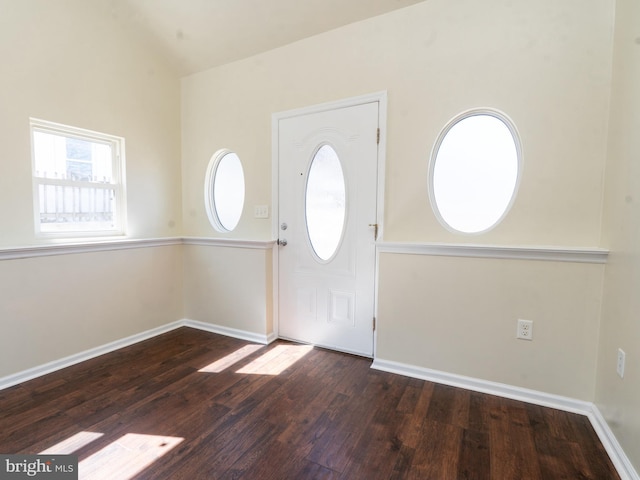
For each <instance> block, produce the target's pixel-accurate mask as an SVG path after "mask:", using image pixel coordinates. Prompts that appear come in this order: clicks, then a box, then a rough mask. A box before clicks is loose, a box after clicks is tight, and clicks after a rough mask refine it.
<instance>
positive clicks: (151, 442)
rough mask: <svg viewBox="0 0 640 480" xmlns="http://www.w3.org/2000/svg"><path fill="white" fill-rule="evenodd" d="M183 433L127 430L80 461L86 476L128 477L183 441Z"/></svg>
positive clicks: (91, 478) (92, 479)
mask: <svg viewBox="0 0 640 480" xmlns="http://www.w3.org/2000/svg"><path fill="white" fill-rule="evenodd" d="M183 440H184V438H181V437H167V436H162V435H143V434H138V433H127V434H126V435H124V436H122V437H120V438H119V439H118V440H116V441H115V442H113V443H110V444H109V445H107V446H106V447H104V448H103V449H102V450H100V451H98V452H96V453H94V454H93V455H91V456H89V457H87V458H85V459H84V460H82V461H81V462H80V463H79V465H78V470H79V475H80V478H82V479H83V480H102V479H105V480H112V479H116V478H117V479H118V480H129V479H131V478H133V477H135V476H136V475H137V474H138V473H140V472H141V471H142V470H144V469H145V468H147V467H148V466H149V465H151V464H152V463H153V462H155V461H156V460H158V459H159V458H160V457H162V456H163V455H164V454H166V453H168V452H169V451H170V450H171V449H172V448H174V447H175V446H176V445H178V444H179V443H180V442H182V441H183Z"/></svg>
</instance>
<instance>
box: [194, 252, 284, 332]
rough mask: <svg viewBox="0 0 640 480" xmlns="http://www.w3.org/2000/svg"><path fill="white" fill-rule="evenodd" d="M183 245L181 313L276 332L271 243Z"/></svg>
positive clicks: (250, 329)
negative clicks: (266, 245) (263, 246)
mask: <svg viewBox="0 0 640 480" xmlns="http://www.w3.org/2000/svg"><path fill="white" fill-rule="evenodd" d="M183 248H184V317H185V318H187V319H189V320H196V321H198V322H205V323H210V324H213V325H216V326H221V327H227V328H231V329H235V330H241V331H243V332H250V333H255V334H258V335H262V336H267V335H271V334H272V333H274V332H273V323H272V303H271V298H272V295H273V292H272V289H271V284H272V280H271V276H272V274H271V271H272V269H271V255H272V253H271V249H268V250H265V249H261V248H229V247H217V246H208V245H185V246H184V247H183Z"/></svg>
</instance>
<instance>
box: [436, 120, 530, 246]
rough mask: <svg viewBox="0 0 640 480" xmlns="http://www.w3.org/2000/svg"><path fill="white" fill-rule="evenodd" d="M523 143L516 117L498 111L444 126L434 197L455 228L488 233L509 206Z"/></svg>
mask: <svg viewBox="0 0 640 480" xmlns="http://www.w3.org/2000/svg"><path fill="white" fill-rule="evenodd" d="M520 170H521V147H520V141H519V138H518V135H517V132H516V129H515V126H514V125H513V123H512V122H511V120H510V119H509V118H508V117H506V116H505V115H504V114H502V113H500V112H496V111H493V110H473V111H469V112H465V113H463V114H461V115H458V116H457V117H456V118H454V119H453V120H452V121H450V122H449V123H448V124H447V126H446V127H445V128H444V129H443V130H442V132H441V133H440V136H439V137H438V139H437V141H436V144H435V146H434V149H433V153H432V156H431V162H430V165H429V197H430V199H431V204H432V206H433V209H434V211H435V212H436V215H437V217H438V219H439V220H440V222H441V223H442V224H443V225H445V226H446V227H447V228H448V229H449V230H452V231H455V232H461V233H470V234H471V233H482V232H486V231H488V230H490V229H492V228H493V227H495V226H496V225H497V224H498V223H500V221H501V220H502V219H503V218H504V216H505V215H506V214H507V212H508V211H509V208H510V207H511V205H512V203H513V200H514V198H515V194H516V191H517V188H518V184H519V180H520Z"/></svg>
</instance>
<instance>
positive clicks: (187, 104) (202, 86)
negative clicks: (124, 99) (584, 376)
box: [182, 0, 613, 246]
mask: <svg viewBox="0 0 640 480" xmlns="http://www.w3.org/2000/svg"><path fill="white" fill-rule="evenodd" d="M612 15H613V0H605V1H602V0H588V1H586V2H585V1H583V0H565V1H562V2H557V1H554V0H543V1H537V2H526V1H524V0H518V1H515V2H514V1H511V0H488V1H483V2H477V1H473V0H459V1H456V2H449V1H446V0H430V1H427V2H422V3H420V4H417V5H415V6H412V7H408V8H405V9H402V10H399V11H396V12H393V13H390V14H387V15H384V16H380V17H376V18H373V19H370V20H367V21H364V22H360V23H357V24H353V25H350V26H347V27H344V28H340V29H338V30H335V31H332V32H329V33H326V34H322V35H318V36H316V37H313V38H310V39H307V40H303V41H300V42H297V43H295V44H292V45H289V46H286V47H283V48H280V49H277V50H273V51H270V52H267V53H265V54H263V55H258V56H255V57H251V58H249V59H246V60H242V61H239V62H235V63H232V64H228V65H225V66H222V67H219V68H214V69H211V70H208V71H206V72H202V73H199V74H196V75H192V76H190V77H186V78H184V79H183V81H182V128H183V194H184V195H183V209H184V227H185V233H186V234H187V235H216V232H214V231H213V229H212V228H211V227H210V225H209V223H208V221H207V216H206V212H205V210H204V205H203V201H202V186H201V185H202V182H203V178H204V173H205V171H206V167H207V162H208V160H209V158H210V157H211V155H212V154H213V153H214V152H215V151H216V150H217V149H219V148H222V147H227V148H231V149H234V150H236V151H237V152H238V154H239V155H240V158H241V160H242V161H243V163H244V165H245V173H246V177H247V202H246V208H245V212H244V216H243V218H242V220H241V222H240V225H239V227H238V230H237V231H236V232H234V233H232V234H229V235H228V236H231V237H234V236H235V237H239V238H260V239H266V238H270V235H271V232H270V223H269V222H268V221H264V220H259V219H254V218H252V217H253V205H256V204H270V203H271V115H272V113H274V112H278V111H283V110H287V109H292V108H297V107H304V106H308V105H313V104H317V103H321V102H326V101H332V100H338V99H342V98H345V97H349V96H356V95H361V94H365V93H371V92H375V91H379V90H387V91H388V98H389V104H388V105H389V106H388V132H387V133H388V136H387V164H386V168H387V171H386V173H387V176H386V190H385V200H386V203H385V235H386V240H394V241H396V240H398V241H405V240H406V241H429V242H433V241H438V242H451V243H460V242H478V243H498V244H534V245H536V244H538V245H540V244H542V245H545V244H546V245H568V246H576V245H578V246H596V245H597V244H598V242H599V238H600V213H601V197H602V182H603V169H604V164H603V158H604V153H605V147H606V133H607V132H606V125H607V108H608V94H609V82H610V60H611V59H610V54H611V41H612V38H611V35H612V33H611V22H612ZM485 106H489V107H495V108H498V109H500V110H503V111H504V112H506V113H507V114H508V115H509V116H510V117H511V118H512V119H513V120H514V122H515V124H516V126H517V127H518V129H519V131H520V134H521V136H522V142H523V148H524V174H523V178H522V184H521V188H520V193H519V195H518V198H517V200H516V202H515V205H514V207H513V210H512V212H511V214H510V215H509V216H508V217H507V218H506V220H505V222H504V223H503V224H502V225H500V226H499V227H498V228H496V229H495V230H494V231H492V232H490V233H487V234H486V235H481V236H471V237H467V236H459V235H454V234H452V233H450V232H448V231H447V230H446V229H444V228H442V226H441V225H440V224H439V223H438V221H437V219H436V217H435V216H434V214H433V212H432V211H431V208H430V206H429V203H428V202H429V200H428V194H427V188H426V183H427V168H428V160H429V154H430V150H431V148H432V146H433V143H434V142H435V140H436V137H437V135H438V133H439V132H440V129H441V128H442V127H444V125H445V124H446V123H447V122H448V121H449V120H450V119H451V118H452V117H453V116H455V115H457V114H458V113H460V112H461V111H463V110H466V109H469V108H472V107H485Z"/></svg>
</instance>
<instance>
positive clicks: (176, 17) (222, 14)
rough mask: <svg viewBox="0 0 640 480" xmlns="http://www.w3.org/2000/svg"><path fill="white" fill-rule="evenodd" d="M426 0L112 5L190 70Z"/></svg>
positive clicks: (136, 0) (179, 0) (129, 0)
mask: <svg viewBox="0 0 640 480" xmlns="http://www.w3.org/2000/svg"><path fill="white" fill-rule="evenodd" d="M421 1H424V0H112V6H113V7H115V8H116V9H117V10H118V11H119V15H118V16H120V17H121V18H122V17H124V18H126V19H127V21H128V22H129V23H130V25H133V27H134V28H135V29H137V30H138V32H139V33H140V34H141V35H143V36H144V37H146V38H150V39H151V41H152V42H153V43H155V44H156V45H158V46H159V47H160V48H161V49H162V51H163V53H164V54H165V55H167V56H168V58H169V59H170V60H171V62H172V63H173V64H174V65H175V66H176V68H177V70H178V72H179V73H180V75H188V74H191V73H195V72H199V71H203V70H206V69H208V68H211V67H215V66H218V65H222V64H224V63H229V62H232V61H234V60H239V59H242V58H246V57H249V56H251V55H255V54H258V53H261V52H265V51H267V50H271V49H273V48H277V47H280V46H282V45H286V44H288V43H291V42H295V41H296V40H300V39H303V38H306V37H310V36H313V35H316V34H318V33H322V32H326V31H328V30H332V29H334V28H338V27H340V26H343V25H347V24H349V23H353V22H357V21H359V20H363V19H365V18H369V17H374V16H376V15H381V14H383V13H387V12H389V11H392V10H395V9H398V8H403V7H406V6H409V5H413V4H415V3H419V2H421Z"/></svg>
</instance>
